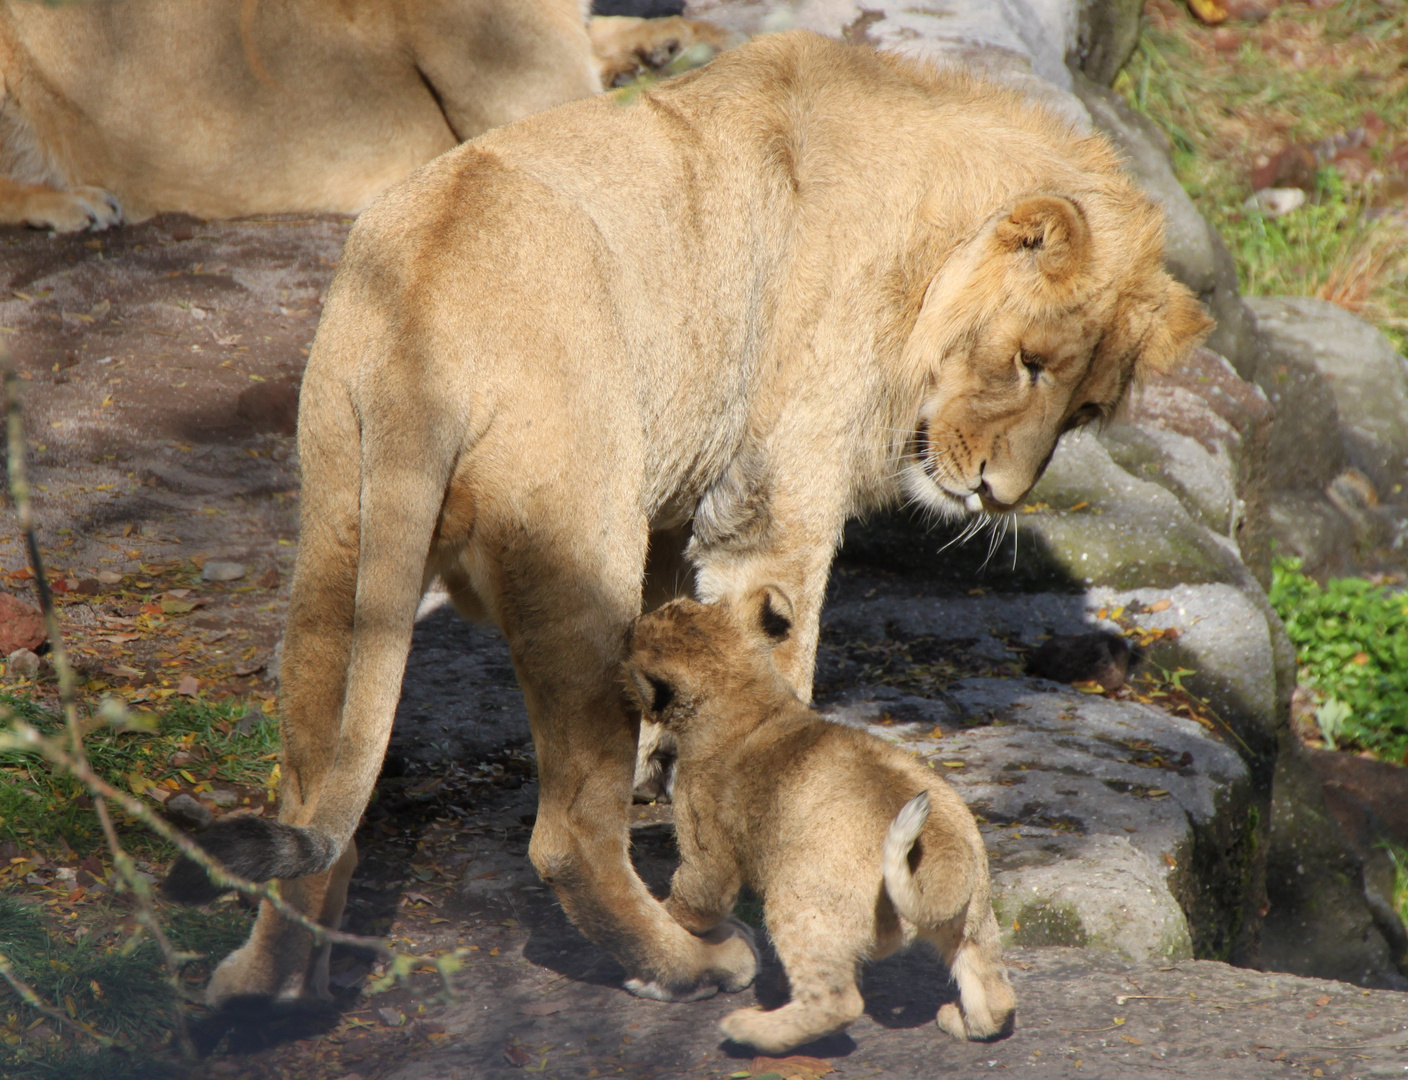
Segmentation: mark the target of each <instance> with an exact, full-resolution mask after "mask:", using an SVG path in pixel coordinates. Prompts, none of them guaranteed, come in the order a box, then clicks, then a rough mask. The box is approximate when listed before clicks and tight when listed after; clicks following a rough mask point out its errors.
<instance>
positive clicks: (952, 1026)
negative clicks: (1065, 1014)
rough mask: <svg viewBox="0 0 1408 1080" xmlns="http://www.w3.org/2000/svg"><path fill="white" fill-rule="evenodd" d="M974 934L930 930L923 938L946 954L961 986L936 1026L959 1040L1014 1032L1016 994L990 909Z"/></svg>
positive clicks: (984, 1039)
mask: <svg viewBox="0 0 1408 1080" xmlns="http://www.w3.org/2000/svg"><path fill="white" fill-rule="evenodd" d="M976 931H977V932H976V933H972V934H971V935H970V934H965V935H961V936H960V935H957V934H950V933H943V932H928V933H925V934H924V937H925V938H926V939H927V940H928V941H929V942H930V944H932V945H933V946H934V947H935V948H936V949H937V950H938V951H939V954H940V955H941V956H942V957H943V958H944V962H945V963H946V964H947V965H948V969H949V971H950V972H952V973H953V979H954V981H955V982H956V983H957V984H958V1001H957V1002H949V1003H948V1004H946V1005H943V1006H941V1007H940V1009H939V1015H938V1017H937V1020H938V1025H939V1027H941V1028H942V1029H943V1030H944V1031H946V1032H948V1033H949V1034H950V1035H952V1036H953V1037H954V1038H955V1039H970V1040H973V1041H989V1040H992V1039H1000V1038H1004V1037H1006V1036H1007V1035H1010V1034H1011V1033H1012V1025H1013V1021H1014V1019H1015V1017H1016V1012H1017V997H1016V995H1015V994H1014V993H1013V992H1012V984H1011V983H1010V982H1009V981H1008V979H1007V969H1006V968H1005V967H1004V966H1003V964H1002V948H1001V943H1000V939H999V932H998V929H997V920H996V919H995V918H994V917H993V914H992V911H991V910H988V911H986V912H984V913H983V915H982V916H980V917H979V918H978V920H977V927H976Z"/></svg>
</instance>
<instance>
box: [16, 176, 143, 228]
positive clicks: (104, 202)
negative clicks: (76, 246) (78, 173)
mask: <svg viewBox="0 0 1408 1080" xmlns="http://www.w3.org/2000/svg"><path fill="white" fill-rule="evenodd" d="M121 220H122V208H121V207H120V206H118V204H117V199H116V198H114V197H113V196H112V195H111V194H110V193H108V192H106V191H104V190H103V189H102V188H95V187H78V188H74V189H73V190H72V191H58V190H56V189H54V188H51V187H46V186H44V185H43V184H22V183H20V182H19V181H17V180H14V179H12V178H10V177H8V176H0V225H29V226H32V227H34V228H36V229H53V230H54V231H55V232H79V231H81V230H83V229H89V230H91V231H93V232H98V231H101V230H103V229H106V228H108V227H109V226H112V225H116V224H117V223H118V222H120V221H121Z"/></svg>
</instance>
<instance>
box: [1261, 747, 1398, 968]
mask: <svg viewBox="0 0 1408 1080" xmlns="http://www.w3.org/2000/svg"><path fill="white" fill-rule="evenodd" d="M1266 892H1267V897H1268V900H1269V903H1270V907H1269V909H1268V911H1267V914H1266V918H1265V920H1264V922H1263V924H1262V937H1261V954H1260V960H1261V963H1260V964H1259V965H1258V966H1261V967H1264V968H1266V969H1267V970H1270V971H1285V972H1290V973H1291V974H1296V975H1301V974H1310V973H1313V974H1315V975H1316V976H1318V977H1320V978H1332V979H1341V980H1343V981H1344V982H1349V983H1354V984H1355V985H1356V986H1377V987H1385V988H1387V989H1391V990H1408V977H1405V975H1408V973H1406V972H1405V971H1404V970H1402V968H1401V967H1400V959H1401V956H1402V954H1401V952H1399V951H1398V949H1397V947H1396V946H1397V945H1398V944H1400V943H1396V942H1394V941H1393V940H1392V937H1393V935H1392V932H1390V933H1388V934H1386V933H1385V932H1384V929H1383V927H1382V926H1381V925H1380V919H1382V917H1383V916H1382V913H1376V912H1375V910H1374V907H1373V906H1371V903H1370V901H1369V899H1368V898H1367V897H1366V894H1365V882H1364V870H1363V864H1362V863H1361V861H1360V859H1359V858H1358V857H1356V855H1355V854H1354V851H1353V849H1352V847H1351V846H1350V843H1349V840H1348V839H1347V838H1346V837H1345V835H1344V833H1343V831H1342V830H1341V829H1340V828H1339V826H1338V823H1337V822H1336V821H1335V819H1334V818H1333V817H1332V816H1331V815H1330V813H1329V811H1328V810H1327V808H1326V806H1325V799H1324V795H1323V792H1322V789H1321V785H1320V782H1319V780H1318V779H1317V777H1316V775H1315V773H1314V771H1313V770H1312V768H1311V767H1310V765H1309V763H1308V762H1307V761H1306V758H1305V755H1304V753H1303V751H1302V750H1301V749H1300V747H1299V746H1298V745H1297V744H1296V742H1295V740H1294V739H1292V738H1291V737H1290V736H1289V735H1287V736H1286V737H1285V738H1283V740H1282V743H1281V753H1280V755H1279V757H1278V758H1277V760H1276V777H1275V784H1274V789H1273V801H1272V817H1271V837H1270V852H1269V855H1268V857H1267V863H1266Z"/></svg>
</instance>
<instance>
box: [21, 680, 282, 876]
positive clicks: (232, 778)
mask: <svg viewBox="0 0 1408 1080" xmlns="http://www.w3.org/2000/svg"><path fill="white" fill-rule="evenodd" d="M5 709H8V710H11V711H12V712H13V713H14V714H16V715H18V716H19V717H21V718H22V719H24V720H26V721H28V722H29V723H31V724H34V725H35V726H37V727H39V728H40V729H41V730H43V731H45V732H48V733H56V732H58V731H60V730H61V728H62V724H61V723H60V721H59V719H58V717H56V716H55V715H53V714H52V713H49V712H47V711H45V710H44V709H42V708H41V707H40V706H38V705H36V704H35V703H34V702H33V701H30V700H28V699H26V698H20V697H15V696H12V695H7V694H0V711H3V710H5ZM244 712H245V706H244V704H243V703H242V702H239V701H236V700H234V699H228V700H226V701H223V702H219V703H215V704H207V703H204V702H198V701H189V702H188V701H182V702H180V703H178V704H175V705H171V706H169V707H168V708H166V709H165V711H163V712H162V713H161V714H159V716H158V727H157V730H156V731H153V732H144V731H116V730H114V729H112V728H98V729H97V730H95V731H93V732H92V733H90V734H89V735H88V736H87V738H86V739H85V740H84V746H85V748H86V750H87V753H88V757H89V760H90V761H91V762H92V764H93V767H94V768H95V769H96V770H97V771H98V772H99V773H100V774H101V775H102V776H103V777H104V778H105V779H106V780H108V781H109V782H111V783H113V784H115V785H117V786H120V787H123V788H126V789H127V790H142V789H144V788H145V787H149V786H150V785H151V784H152V783H153V782H156V781H161V780H165V779H166V778H168V777H172V778H176V779H177V780H179V781H183V782H184V785H185V786H187V787H191V786H197V785H199V784H201V783H209V782H210V781H212V780H213V781H216V782H223V783H227V784H240V785H246V786H253V787H259V786H262V785H263V784H264V782H265V779H266V778H267V777H268V775H269V772H270V769H271V768H272V764H273V756H274V755H276V754H277V752H278V747H279V736H278V725H277V724H275V723H273V722H272V721H271V722H267V723H260V724H256V725H254V726H253V729H252V731H251V732H250V733H249V734H248V735H243V734H241V733H240V732H239V730H238V727H237V721H238V720H239V718H240V717H241V716H242V715H243V714H244ZM178 752H185V753H188V754H192V755H193V756H195V757H196V758H197V759H198V763H197V764H195V765H192V766H188V767H186V768H185V771H184V772H183V771H182V768H181V767H178V766H176V765H173V764H171V762H170V758H171V756H172V755H173V754H175V753H178ZM212 767H214V769H215V775H214V776H213V777H210V778H209V779H207V778H206V776H207V773H209V771H210V770H211V768H212ZM190 777H194V778H195V784H192V782H191V780H190ZM138 838H140V839H138ZM6 840H13V841H15V842H16V843H18V844H19V845H20V847H21V848H22V849H24V850H30V849H34V848H37V849H39V850H41V851H43V852H44V853H46V854H51V853H52V852H54V851H56V850H58V851H62V849H63V847H64V845H67V846H68V848H70V849H71V850H72V851H73V852H74V853H76V854H77V855H79V856H83V855H87V854H89V853H90V852H92V851H93V850H95V849H96V848H98V847H101V846H102V836H101V834H100V832H99V829H98V822H97V818H96V816H95V814H94V813H93V810H92V803H91V801H90V800H89V799H88V797H87V793H86V792H85V791H84V790H83V789H82V787H81V785H80V784H79V783H78V781H76V780H74V779H72V778H71V777H67V776H62V775H59V774H57V773H55V772H54V771H53V770H52V769H50V767H49V766H48V765H47V764H46V763H45V762H44V761H43V760H41V759H40V758H38V757H37V756H35V755H33V754H25V753H20V752H0V843H2V842H4V841H6ZM134 840H137V843H136V846H137V849H138V850H142V849H143V847H144V846H145V847H148V848H150V846H151V845H154V844H156V843H157V841H156V840H155V838H148V835H147V834H145V833H138V834H135V836H134Z"/></svg>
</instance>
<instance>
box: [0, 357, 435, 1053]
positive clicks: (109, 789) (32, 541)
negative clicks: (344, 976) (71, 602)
mask: <svg viewBox="0 0 1408 1080" xmlns="http://www.w3.org/2000/svg"><path fill="white" fill-rule="evenodd" d="M0 377H3V382H4V396H5V412H6V420H7V423H6V426H7V443H8V455H7V464H8V467H9V481H10V492H11V496H12V498H13V500H14V504H15V512H16V517H17V518H18V523H19V526H20V532H21V534H22V535H23V536H24V539H25V546H26V548H27V550H28V553H29V558H30V563H31V566H32V569H33V571H34V578H35V586H36V589H37V591H38V596H39V605H40V610H41V612H42V614H43V617H44V622H45V627H46V630H47V633H48V637H49V642H50V662H51V663H52V664H53V666H54V672H55V674H56V675H57V677H58V684H59V701H60V705H61V709H62V712H63V717H64V726H65V729H66V731H67V734H68V739H67V743H68V745H67V747H65V746H64V745H63V744H64V740H61V739H58V738H49V737H46V736H45V735H43V733H41V732H40V731H39V730H38V729H37V728H35V727H33V726H31V725H30V724H28V723H26V722H24V721H23V720H22V719H20V718H19V717H17V716H15V715H14V714H13V713H12V712H11V711H9V710H4V711H3V712H0V719H4V718H8V719H10V721H11V724H10V729H9V731H8V732H5V733H3V735H4V736H8V737H7V738H3V742H7V743H9V744H10V745H11V746H13V747H15V748H23V749H29V750H33V751H35V752H37V753H38V754H39V756H40V757H41V758H43V759H44V760H45V761H46V762H47V763H48V764H49V765H50V766H52V767H55V768H57V769H58V770H60V771H62V772H66V773H68V774H69V775H70V776H73V777H74V778H75V779H76V780H78V781H79V782H80V783H81V784H83V785H84V786H85V787H86V788H87V789H88V790H89V791H90V792H92V794H94V795H95V796H98V799H97V800H96V810H97V814H98V820H99V822H100V824H101V826H102V830H103V836H104V838H105V839H106V841H107V844H108V847H109V849H110V850H111V852H112V857H113V865H114V868H115V869H116V871H117V873H118V875H119V877H120V879H121V880H122V881H123V882H124V883H125V884H126V885H127V887H128V889H130V890H131V892H132V894H133V896H134V898H135V899H136V903H137V909H138V912H137V914H138V919H139V921H140V922H141V924H142V925H143V927H144V928H145V929H146V930H147V931H148V932H149V933H150V934H151V935H152V939H153V940H154V941H155V942H156V943H157V947H158V949H159V950H160V952H161V956H162V960H163V962H164V964H165V967H166V972H167V982H168V983H169V984H170V986H171V990H172V994H173V998H174V1004H175V1011H174V1014H173V1015H174V1023H175V1035H176V1040H177V1043H178V1045H179V1046H180V1048H181V1052H182V1054H183V1056H185V1057H186V1058H187V1059H188V1060H193V1059H194V1058H195V1054H196V1051H195V1046H194V1044H193V1043H192V1041H191V1037H190V1031H189V1027H188V1024H187V1022H186V1016H185V1012H184V1010H183V1008H182V1000H183V995H182V991H181V968H182V966H183V965H184V963H185V962H186V961H187V960H190V959H193V957H191V956H188V955H186V954H182V953H180V952H178V951H177V950H176V948H175V947H174V946H173V945H172V943H171V940H170V939H169V938H168V937H167V935H166V933H165V931H164V930H163V928H162V925H161V920H160V918H159V916H158V915H157V912H156V906H155V903H154V897H153V895H152V889H151V885H150V884H149V882H148V881H147V879H146V878H145V877H143V876H142V875H141V874H140V873H139V872H138V870H137V867H136V864H135V863H134V862H133V860H132V857H131V856H130V855H129V854H128V853H127V851H126V850H125V849H124V848H123V846H122V844H121V841H120V840H119V838H118V836H117V830H116V829H115V828H114V827H113V823H112V817H111V815H110V814H109V812H108V806H107V803H108V802H109V801H111V802H113V803H115V804H117V805H118V806H120V807H122V809H123V810H124V811H126V812H127V813H128V814H129V815H131V816H132V817H134V818H136V819H137V820H138V821H140V822H142V824H144V825H145V826H147V828H149V829H151V830H152V831H153V832H155V833H156V834H157V835H158V836H161V837H162V838H164V839H165V840H167V841H169V842H170V843H172V844H173V845H175V846H176V848H177V849H178V850H179V851H181V853H182V854H184V855H186V856H187V857H188V858H190V859H192V860H193V861H194V862H196V863H197V864H198V865H199V866H200V867H202V868H203V869H204V870H205V871H206V873H207V874H209V875H210V877H211V879H212V880H214V881H215V882H216V884H218V885H222V886H224V887H226V888H229V889H234V890H237V891H239V892H241V893H243V894H245V895H246V896H251V897H254V898H257V899H259V900H261V901H264V902H267V903H268V904H270V905H271V906H272V907H273V908H274V910H275V911H277V912H278V914H279V915H281V916H282V917H284V918H286V919H288V920H289V921H291V922H293V923H295V924H296V925H298V926H301V927H302V928H303V929H305V930H307V931H308V932H309V933H310V934H311V935H312V936H313V940H314V942H315V943H316V944H318V945H324V944H328V943H335V944H342V945H348V946H351V947H354V948H359V949H365V950H367V951H370V952H372V953H374V954H375V955H376V956H378V957H379V958H380V959H382V960H383V961H386V962H387V963H388V964H389V965H390V971H389V973H388V975H387V977H386V978H387V979H388V980H391V979H394V978H397V977H404V976H406V975H408V974H409V973H410V972H411V971H413V970H416V969H418V968H423V967H427V966H429V967H433V968H434V969H435V970H436V971H437V972H438V973H439V975H440V978H441V981H442V982H443V983H444V985H445V989H446V991H447V992H448V991H449V989H450V976H451V975H452V974H453V973H454V972H455V971H456V970H457V969H458V968H459V967H460V965H461V959H460V956H459V954H458V953H452V954H449V955H445V956H441V957H428V956H418V955H414V954H410V953H401V952H397V951H396V950H394V949H392V948H391V947H390V946H388V945H387V944H386V943H385V942H383V941H381V940H380V939H377V938H371V937H362V936H361V935H357V934H348V933H344V932H342V931H340V930H334V929H331V928H329V927H326V926H323V925H321V924H320V923H318V922H316V921H315V920H313V919H310V918H308V917H307V916H306V915H304V914H303V913H302V912H300V911H298V910H297V909H296V908H294V907H293V906H292V905H290V904H289V903H288V902H287V901H285V900H284V899H283V898H282V897H281V896H280V895H279V891H278V886H277V884H276V883H274V882H266V883H256V882H252V881H248V880H245V879H243V878H240V877H237V876H235V875H233V874H231V873H229V872H228V871H227V870H226V869H225V868H224V867H223V866H221V864H220V863H219V862H218V861H217V860H215V859H213V858H211V857H210V856H209V855H208V854H207V853H206V852H205V851H204V850H203V849H202V848H201V847H200V846H199V845H198V844H196V843H195V842H193V841H192V840H190V839H189V838H188V837H186V836H185V835H183V834H181V833H180V832H178V831H177V830H175V829H173V828H172V827H171V826H170V825H168V824H167V822H166V821H164V820H163V819H162V818H160V817H159V816H158V815H156V814H155V813H153V812H152V811H151V810H150V809H149V808H148V807H147V806H145V805H144V804H143V803H142V802H141V801H140V800H138V799H136V798H133V797H132V796H131V795H129V794H128V793H127V792H125V791H122V790H120V789H118V788H116V787H113V786H112V785H111V784H109V783H108V782H107V781H105V780H104V779H103V778H102V777H101V776H99V775H98V774H97V773H96V772H94V771H93V768H92V765H91V763H90V762H89V760H88V756H87V754H86V752H85V750H84V746H83V726H82V724H81V722H80V720H79V715H78V704H77V680H76V678H75V676H74V671H73V667H72V665H71V664H70V663H69V660H68V654H67V651H66V650H65V648H64V643H63V635H62V633H61V630H60V627H59V621H58V616H57V614H56V611H55V608H54V600H53V594H52V592H51V591H50V589H49V582H48V578H47V577H46V576H45V572H44V562H43V555H42V553H41V551H40V549H39V542H38V538H37V536H36V534H35V529H34V518H33V513H32V510H31V504H30V499H29V494H30V491H29V483H28V478H27V476H26V473H25V466H24V449H25V447H24V426H23V418H22V415H21V409H20V402H19V393H18V390H19V384H18V379H17V377H16V375H15V372H14V371H13V369H12V368H11V367H10V366H9V358H8V356H7V355H6V354H5V353H4V352H3V346H0ZM116 719H117V720H125V719H126V713H125V708H120V709H119V710H118V715H117V717H116ZM0 963H3V966H0V975H3V977H4V978H5V979H6V980H7V981H8V982H9V983H10V985H11V986H13V987H14V988H15V991H16V992H17V993H19V994H20V996H21V997H22V998H23V999H24V1000H25V1001H26V1002H27V1003H29V1004H30V1005H32V1006H33V1007H34V1008H36V1009H39V1010H40V1011H41V1012H43V1013H44V1014H45V1015H48V1016H53V1017H55V1018H56V1019H59V1020H61V1021H62V1022H64V1023H65V1024H67V1025H68V1026H69V1027H72V1028H74V1029H75V1030H77V1031H81V1032H82V1033H83V1034H85V1035H87V1036H89V1037H91V1038H94V1039H96V1040H97V1041H98V1042H100V1043H101V1044H102V1045H104V1046H109V1045H116V1043H114V1042H113V1040H112V1039H110V1038H108V1037H107V1036H103V1035H100V1034H99V1033H97V1032H95V1031H93V1030H92V1029H91V1027H90V1026H89V1025H86V1024H82V1023H79V1022H76V1021H74V1022H70V1018H68V1017H67V1016H66V1014H64V1013H63V1012H62V1010H59V1009H56V1008H54V1007H53V1006H52V1005H49V1004H47V1003H45V1002H44V1001H43V999H42V998H41V997H40V996H39V995H38V994H37V993H36V992H35V991H34V990H33V989H32V988H30V987H28V986H27V985H25V984H24V983H23V981H22V980H20V979H19V977H18V976H17V975H15V974H14V971H13V969H12V968H11V967H10V966H9V964H8V961H5V960H4V957H3V956H0Z"/></svg>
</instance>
